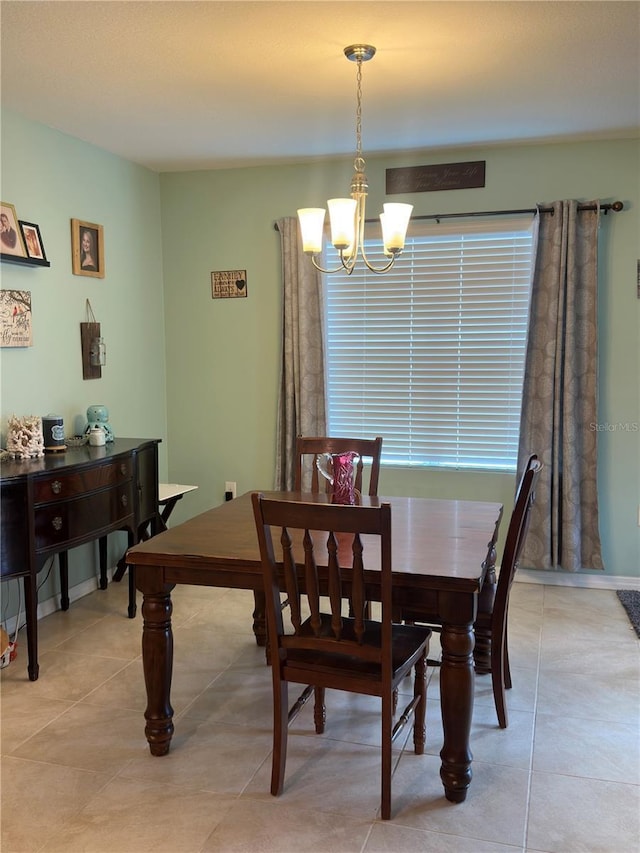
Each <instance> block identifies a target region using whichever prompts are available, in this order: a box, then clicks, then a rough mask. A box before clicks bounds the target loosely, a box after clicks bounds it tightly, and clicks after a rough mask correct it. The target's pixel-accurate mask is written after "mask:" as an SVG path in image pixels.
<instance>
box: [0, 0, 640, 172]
mask: <svg viewBox="0 0 640 853" xmlns="http://www.w3.org/2000/svg"><path fill="white" fill-rule="evenodd" d="M0 16H1V17H0V24H1V27H2V36H1V39H2V41H1V48H2V53H1V71H2V101H3V105H4V106H6V107H8V108H10V109H12V110H15V111H16V112H18V113H21V114H23V115H25V116H27V117H28V118H30V119H33V120H36V121H39V122H43V123H44V124H47V125H50V126H52V127H54V128H57V129H59V130H61V131H63V132H65V133H68V134H71V135H72V136H75V137H78V138H80V139H83V140H86V141H87V142H91V143H94V144H95V145H98V146H100V147H102V148H105V149H107V150H108V151H111V152H113V153H114V154H117V155H119V156H121V157H125V158H126V159H128V160H132V161H134V162H136V163H141V164H143V165H145V166H148V167H149V168H151V169H154V170H157V171H172V170H188V169H209V168H221V167H228V166H235V165H253V164H261V163H269V162H286V161H299V160H303V159H306V158H309V157H319V156H332V155H344V154H350V153H352V152H353V151H354V147H355V72H356V66H355V64H354V63H352V62H349V61H347V59H346V58H345V57H344V54H343V48H344V47H345V46H346V45H348V44H351V43H354V42H366V43H370V44H373V45H375V46H376V48H377V51H378V52H377V54H376V56H375V57H374V59H373V60H372V61H371V62H369V63H368V64H366V65H365V66H364V68H363V118H362V132H363V152H364V154H365V156H366V155H367V154H373V153H377V152H383V151H387V150H412V149H419V148H420V149H425V148H432V149H433V148H440V147H444V146H446V147H452V146H466V145H473V144H477V143H480V144H485V143H496V142H510V141H512V140H532V141H533V140H555V139H562V138H580V139H583V138H598V137H604V136H608V137H609V136H632V135H638V131H639V128H640V95H639V90H640V62H639V56H640V4H639V3H638V2H635V0H627V1H626V2H608V0H605V2H591V1H590V2H581V0H568V2H558V0H537V2H528V1H527V0H515V2H484V0H475V2H466V0H448V2H447V0H442V1H441V2H432V0H410V2H404V0H387V2H368V0H362V2H359V0H349V2H346V0H341V2H333V0H324V1H323V2H315V0H284V2H271V0H263V1H262V2H260V1H259V2H249V0H226V2H217V1H216V0H209V2H191V0H171V2H165V0H151V2H149V0H145V2H138V0H124V1H123V2H121V0H113V2H112V1H111V0H84V2H77V0H74V1H73V2H69V1H68V0H38V2H33V0H2V2H1V3H0Z"/></svg>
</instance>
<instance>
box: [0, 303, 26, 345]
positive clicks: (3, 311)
mask: <svg viewBox="0 0 640 853" xmlns="http://www.w3.org/2000/svg"><path fill="white" fill-rule="evenodd" d="M32 344H33V340H32V337H31V293H30V292H29V291H28V290H0V346H1V347H30V346H32Z"/></svg>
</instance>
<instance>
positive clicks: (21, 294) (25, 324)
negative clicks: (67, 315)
mask: <svg viewBox="0 0 640 853" xmlns="http://www.w3.org/2000/svg"><path fill="white" fill-rule="evenodd" d="M3 207H4V205H3ZM30 346H33V335H32V330H31V292H30V291H29V290H0V347H30Z"/></svg>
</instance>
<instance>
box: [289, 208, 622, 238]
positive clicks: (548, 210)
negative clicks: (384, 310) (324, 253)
mask: <svg viewBox="0 0 640 853" xmlns="http://www.w3.org/2000/svg"><path fill="white" fill-rule="evenodd" d="M599 207H600V210H602V211H604V214H605V216H606V215H607V213H609V211H610V210H613V211H614V213H619V212H620V211H621V210H624V204H623V202H621V201H614V202H612V203H611V204H601V205H599ZM597 209H598V207H597V206H596V205H595V204H579V205H578V210H597ZM519 213H551V214H552V215H553V208H552V207H527V208H524V209H522V210H475V211H471V212H468V213H430V214H425V215H424V216H412V217H411V219H436V220H440V219H455V218H461V217H464V216H515V215H516V214H519ZM377 221H378V220H377V219H366V220H365V222H377ZM273 227H274V230H275V231H277V230H278V224H277V223H276V222H274V223H273Z"/></svg>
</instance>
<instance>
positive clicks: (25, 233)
mask: <svg viewBox="0 0 640 853" xmlns="http://www.w3.org/2000/svg"><path fill="white" fill-rule="evenodd" d="M18 225H19V226H20V231H21V232H22V238H23V240H24V246H25V249H26V250H27V257H28V258H34V259H36V260H38V261H46V260H47V256H46V254H45V251H44V244H43V242H42V236H41V234H40V227H39V226H38V225H36V223H35V222H25V221H24V220H23V219H19V220H18Z"/></svg>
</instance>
